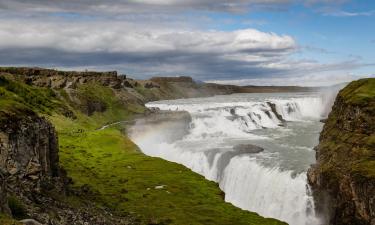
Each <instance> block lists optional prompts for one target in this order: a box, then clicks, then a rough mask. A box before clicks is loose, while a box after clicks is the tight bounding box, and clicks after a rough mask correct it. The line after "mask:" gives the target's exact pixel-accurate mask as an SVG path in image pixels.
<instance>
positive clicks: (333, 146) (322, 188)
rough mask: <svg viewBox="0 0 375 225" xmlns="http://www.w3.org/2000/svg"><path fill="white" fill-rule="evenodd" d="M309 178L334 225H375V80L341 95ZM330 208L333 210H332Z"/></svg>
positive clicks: (320, 205)
mask: <svg viewBox="0 0 375 225" xmlns="http://www.w3.org/2000/svg"><path fill="white" fill-rule="evenodd" d="M316 159H317V163H316V164H315V165H313V166H312V168H310V170H309V171H308V179H309V183H310V184H311V186H312V188H313V191H314V194H315V195H316V197H317V200H318V209H319V211H320V212H322V213H326V212H327V211H329V212H330V215H329V222H327V223H329V224H332V225H346V224H347V225H349V224H350V225H374V224H375V79H363V80H359V81H355V82H352V83H350V84H349V85H348V86H347V87H346V88H344V89H343V90H341V91H340V93H339V94H338V96H337V98H336V101H335V104H334V106H333V108H332V111H331V113H330V115H329V117H328V119H327V121H326V123H325V125H324V128H323V131H322V132H321V135H320V142H319V145H318V146H317V147H316ZM327 205H328V206H329V207H328V208H327Z"/></svg>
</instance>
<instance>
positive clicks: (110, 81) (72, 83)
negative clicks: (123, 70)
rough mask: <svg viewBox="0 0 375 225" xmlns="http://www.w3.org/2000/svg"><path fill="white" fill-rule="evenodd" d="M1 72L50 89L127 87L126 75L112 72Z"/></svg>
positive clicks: (9, 70)
mask: <svg viewBox="0 0 375 225" xmlns="http://www.w3.org/2000/svg"><path fill="white" fill-rule="evenodd" d="M0 72H2V73H9V74H13V75H15V74H16V75H18V76H20V78H21V79H22V80H23V81H24V82H25V83H27V84H32V85H35V86H39V87H48V88H56V89H58V88H74V87H76V86H77V85H78V84H85V83H88V82H97V83H100V84H101V85H103V86H108V87H111V88H114V89H119V88H122V87H125V86H126V75H120V76H119V75H118V74H117V72H116V71H110V72H92V71H85V72H75V71H58V70H51V69H42V68H27V67H25V68H22V67H21V68H15V67H0Z"/></svg>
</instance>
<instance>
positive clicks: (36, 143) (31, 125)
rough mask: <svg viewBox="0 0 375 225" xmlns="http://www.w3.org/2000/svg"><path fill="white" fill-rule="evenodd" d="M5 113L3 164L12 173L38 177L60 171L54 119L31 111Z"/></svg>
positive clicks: (0, 130) (0, 133) (0, 147)
mask: <svg viewBox="0 0 375 225" xmlns="http://www.w3.org/2000/svg"><path fill="white" fill-rule="evenodd" d="M22 113H23V114H24V115H23V116H22V117H21V116H19V115H11V114H10V115H2V117H3V119H2V120H3V121H2V123H1V124H0V151H1V154H0V168H1V169H3V170H5V171H6V172H7V173H9V174H11V175H17V176H18V177H23V178H29V179H32V180H33V179H38V178H40V177H41V176H52V177H56V176H58V174H59V156H58V146H57V136H56V133H55V130H54V128H53V126H52V125H51V123H49V122H48V121H46V120H45V119H43V118H41V117H38V116H37V115H36V114H35V113H33V112H31V111H26V112H22Z"/></svg>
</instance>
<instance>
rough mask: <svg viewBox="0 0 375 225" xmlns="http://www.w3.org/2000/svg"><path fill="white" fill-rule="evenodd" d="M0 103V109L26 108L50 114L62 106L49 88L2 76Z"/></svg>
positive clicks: (0, 81)
mask: <svg viewBox="0 0 375 225" xmlns="http://www.w3.org/2000/svg"><path fill="white" fill-rule="evenodd" d="M0 105H1V106H2V107H1V110H6V109H8V110H12V109H14V108H28V109H31V110H34V111H36V112H40V113H44V114H51V113H52V112H54V111H59V108H60V109H61V108H64V106H63V105H62V104H61V103H60V102H59V101H58V100H57V98H56V95H55V93H54V92H53V91H52V90H51V89H47V88H36V87H31V86H29V85H26V84H24V83H22V82H20V81H16V80H11V79H6V78H5V77H2V76H0ZM14 106H16V107H14Z"/></svg>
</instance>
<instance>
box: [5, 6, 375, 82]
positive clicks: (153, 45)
mask: <svg viewBox="0 0 375 225" xmlns="http://www.w3.org/2000/svg"><path fill="white" fill-rule="evenodd" d="M0 66H33V67H34V66H37V67H46V68H53V69H62V70H97V71H109V70H111V71H112V70H117V71H119V72H120V73H122V74H127V75H128V76H130V77H132V78H138V79H146V78H150V77H153V76H181V75H184V76H191V77H193V78H194V79H195V80H199V81H207V82H216V83H225V84H237V85H301V86H323V85H332V84H336V83H341V82H347V81H351V80H355V79H359V78H363V77H375V1H373V0H358V1H351V0H232V1H228V0H106V1H99V0H65V1H62V0H28V1H24V0H0Z"/></svg>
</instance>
